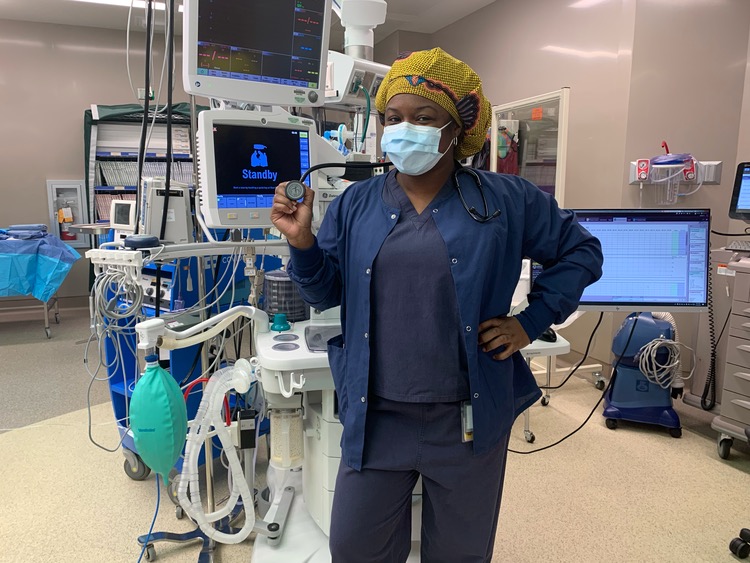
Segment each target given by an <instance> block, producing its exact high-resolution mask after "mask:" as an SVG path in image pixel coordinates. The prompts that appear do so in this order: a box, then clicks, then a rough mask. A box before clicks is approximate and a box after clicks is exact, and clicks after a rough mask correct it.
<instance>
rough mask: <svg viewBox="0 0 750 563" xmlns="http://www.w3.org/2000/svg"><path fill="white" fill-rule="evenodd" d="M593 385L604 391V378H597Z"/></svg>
mask: <svg viewBox="0 0 750 563" xmlns="http://www.w3.org/2000/svg"><path fill="white" fill-rule="evenodd" d="M594 387H596V388H597V389H599V391H604V387H605V385H604V380H603V379H597V380H596V383H594Z"/></svg>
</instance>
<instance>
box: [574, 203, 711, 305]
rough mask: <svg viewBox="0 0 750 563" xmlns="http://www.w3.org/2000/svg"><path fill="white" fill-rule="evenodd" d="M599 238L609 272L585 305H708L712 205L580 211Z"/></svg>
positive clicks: (587, 292) (605, 270)
mask: <svg viewBox="0 0 750 563" xmlns="http://www.w3.org/2000/svg"><path fill="white" fill-rule="evenodd" d="M575 213H576V216H577V218H578V221H579V223H580V224H581V226H583V227H584V228H585V229H586V230H588V231H589V232H590V233H591V234H592V235H594V236H595V237H597V238H598V239H599V241H600V242H601V245H602V252H603V254H604V265H603V267H602V270H603V275H602V277H601V279H599V281H597V282H596V283H594V284H592V285H590V286H588V287H587V288H586V289H585V290H584V292H583V297H582V298H581V303H580V307H579V309H581V310H603V311H628V312H637V311H668V312H671V311H700V310H705V309H706V308H707V306H708V270H709V234H710V210H708V209H619V210H617V209H614V210H596V209H587V210H576V211H575Z"/></svg>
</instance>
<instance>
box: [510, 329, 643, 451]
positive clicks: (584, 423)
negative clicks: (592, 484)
mask: <svg viewBox="0 0 750 563" xmlns="http://www.w3.org/2000/svg"><path fill="white" fill-rule="evenodd" d="M639 317H640V315H636V317H635V319H634V321H633V324H632V325H631V327H630V334H628V339H627V341H626V342H625V346H624V347H623V354H624V351H625V350H627V349H628V346H629V345H630V341H631V339H632V338H633V334H634V333H635V326H636V325H637V324H638V318H639ZM623 354H620V355H619V356H617V359H616V360H615V363H614V365H613V366H612V377H610V378H609V383H607V386H606V387H605V388H604V391H602V394H601V396H600V397H599V400H598V401H597V402H596V404H595V405H594V408H593V409H591V412H590V413H589V414H588V416H587V417H586V419H585V420H584V421H583V422H582V423H581V424H580V425H579V426H578V428H576V429H575V430H573V431H572V432H571V433H570V434H567V435H565V436H563V437H562V438H560V439H559V440H557V441H556V442H553V443H552V444H549V445H547V446H544V447H542V448H537V449H535V450H528V451H525V452H522V451H519V450H512V449H510V448H508V451H509V452H512V453H514V454H521V455H529V454H534V453H536V452H542V451H544V450H548V449H550V448H553V447H555V446H556V445H558V444H560V443H562V442H564V441H565V440H567V439H568V438H570V437H571V436H572V435H573V434H575V433H576V432H578V431H579V430H580V429H581V428H583V427H584V426H586V424H587V423H588V421H589V420H591V417H592V416H594V413H595V412H596V409H598V408H599V405H600V404H601V402H602V400H604V397H605V396H606V395H607V393H608V392H609V389H610V388H611V387H612V385H613V384H614V382H615V378H616V376H617V368H618V367H619V366H620V361H621V360H622V356H623Z"/></svg>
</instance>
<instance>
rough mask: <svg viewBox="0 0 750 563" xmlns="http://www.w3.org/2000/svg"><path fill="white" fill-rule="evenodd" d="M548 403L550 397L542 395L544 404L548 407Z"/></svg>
mask: <svg viewBox="0 0 750 563" xmlns="http://www.w3.org/2000/svg"><path fill="white" fill-rule="evenodd" d="M547 405H549V397H547V395H545V396H544V397H542V406H543V407H546V406H547Z"/></svg>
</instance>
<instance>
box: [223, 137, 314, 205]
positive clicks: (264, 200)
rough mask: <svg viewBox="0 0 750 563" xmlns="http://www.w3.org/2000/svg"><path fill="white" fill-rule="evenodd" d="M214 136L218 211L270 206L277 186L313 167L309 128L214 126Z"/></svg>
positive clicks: (294, 178)
mask: <svg viewBox="0 0 750 563" xmlns="http://www.w3.org/2000/svg"><path fill="white" fill-rule="evenodd" d="M213 137H214V164H215V166H216V194H217V199H218V207H219V208H224V209H228V208H229V209H235V208H247V209H252V208H264V207H271V206H272V205H273V194H274V191H275V190H276V186H277V185H279V184H280V183H281V182H287V181H289V180H299V178H300V177H301V176H302V174H303V173H304V172H305V171H306V170H307V169H308V168H309V167H310V138H309V133H308V131H307V130H306V129H301V130H296V129H278V128H272V127H259V126H248V125H228V124H215V125H214V131H213ZM308 182H309V181H308Z"/></svg>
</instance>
